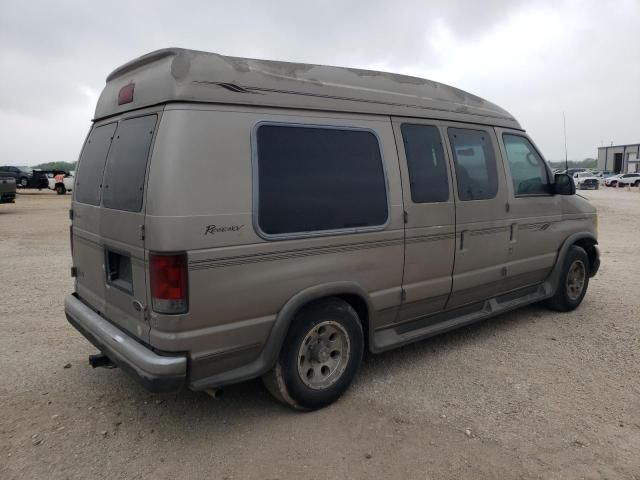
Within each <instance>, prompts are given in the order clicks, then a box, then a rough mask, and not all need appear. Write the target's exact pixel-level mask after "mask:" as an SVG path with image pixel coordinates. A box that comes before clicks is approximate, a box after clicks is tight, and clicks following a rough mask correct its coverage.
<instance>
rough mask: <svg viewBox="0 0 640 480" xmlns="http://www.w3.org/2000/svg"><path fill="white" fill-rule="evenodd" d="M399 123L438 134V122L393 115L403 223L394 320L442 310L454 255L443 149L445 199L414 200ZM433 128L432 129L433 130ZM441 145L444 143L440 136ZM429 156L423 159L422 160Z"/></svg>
mask: <svg viewBox="0 0 640 480" xmlns="http://www.w3.org/2000/svg"><path fill="white" fill-rule="evenodd" d="M402 125H420V126H426V127H433V128H435V129H436V130H437V132H438V134H439V135H442V132H441V130H440V125H441V124H440V122H436V121H432V120H416V119H412V118H394V119H393V128H394V133H395V138H396V146H397V148H398V152H399V157H400V162H399V164H400V172H401V176H402V177H401V178H402V185H403V195H404V209H405V211H406V212H407V223H406V225H405V258H404V276H403V280H402V288H403V290H404V292H405V298H404V301H403V303H402V306H401V307H400V311H399V313H398V317H397V322H398V323H401V322H405V321H410V320H412V319H414V318H416V317H421V316H424V315H430V314H433V313H437V312H439V311H441V310H442V309H444V307H445V305H446V302H447V299H448V298H449V295H450V293H451V288H452V271H453V262H454V254H455V201H454V196H453V195H454V193H453V192H454V190H453V185H452V178H453V176H452V174H451V170H450V163H449V161H448V158H447V156H446V153H445V151H444V149H443V154H444V157H443V158H442V161H443V162H444V166H445V172H446V178H445V179H444V181H445V183H446V185H447V188H448V192H449V195H448V198H446V200H444V199H443V200H444V201H439V202H424V203H418V202H414V201H413V199H412V192H411V185H412V182H415V181H417V180H418V179H415V178H411V176H410V172H409V170H408V165H407V152H406V151H405V142H406V141H407V139H406V138H404V135H403V132H402ZM434 131H435V130H434ZM440 142H441V145H444V141H443V139H442V137H440ZM429 160H431V159H427V158H425V159H424V161H429Z"/></svg>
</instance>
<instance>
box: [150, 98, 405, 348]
mask: <svg viewBox="0 0 640 480" xmlns="http://www.w3.org/2000/svg"><path fill="white" fill-rule="evenodd" d="M185 107H187V106H186V105H185V106H182V108H178V106H176V105H174V106H172V108H171V109H167V110H166V111H165V112H164V113H163V118H162V123H161V125H160V127H159V130H158V139H157V141H156V146H155V151H154V157H153V162H152V164H151V166H150V169H149V179H148V191H147V200H146V201H147V203H146V205H147V209H146V212H147V217H146V223H145V225H146V248H147V249H148V250H150V251H186V252H187V254H188V262H189V279H188V281H189V285H190V287H189V304H190V308H189V312H188V313H186V314H183V315H175V316H174V315H160V314H157V313H154V312H152V313H151V329H152V331H151V334H150V340H149V342H150V344H151V345H152V346H154V347H156V348H160V349H163V350H168V351H180V350H188V351H190V352H191V354H192V355H193V356H194V358H203V357H208V356H211V355H218V354H220V353H221V351H222V350H223V345H226V349H227V350H229V351H237V350H239V349H242V348H249V347H250V346H255V345H256V344H263V343H264V342H265V341H266V338H267V336H268V334H269V331H270V327H271V323H270V322H271V321H272V320H273V318H274V317H275V314H276V313H277V312H278V311H279V310H280V309H281V308H282V306H283V305H284V304H285V303H286V302H287V301H288V300H289V299H290V298H292V297H293V296H294V295H296V294H297V293H298V292H300V291H302V290H304V289H306V288H308V287H312V286H314V285H319V284H325V283H332V282H337V281H347V282H353V283H356V284H358V285H361V287H362V288H363V290H364V291H366V292H368V295H369V296H370V299H371V302H372V305H373V308H374V310H375V311H376V312H377V311H384V314H382V315H374V314H372V318H375V319H376V321H380V322H383V323H384V322H385V321H388V322H391V321H393V320H394V319H395V310H396V309H397V307H398V305H399V303H400V297H401V278H402V270H403V256H404V222H403V207H402V203H403V201H402V189H401V185H400V179H399V171H398V167H397V153H396V149H395V142H394V137H393V131H392V128H391V125H390V122H389V120H388V119H387V118H384V117H380V118H377V117H364V118H363V117H362V116H353V115H340V114H332V115H331V116H327V115H322V114H313V113H310V112H305V114H304V115H298V112H295V111H292V112H287V113H286V114H285V113H283V112H282V111H271V110H266V109H260V110H257V111H256V110H252V109H248V108H243V107H235V108H233V109H231V108H225V107H220V106H215V107H214V106H212V107H210V108H207V109H203V108H200V109H197V110H190V109H185ZM269 122H273V123H276V124H291V125H320V126H324V127H349V128H362V129H367V130H371V131H372V132H374V133H375V135H376V137H377V138H378V141H379V143H380V148H381V150H382V160H383V163H384V168H385V170H386V171H385V174H386V181H387V196H388V203H389V218H388V220H387V222H386V224H385V225H382V226H380V227H379V228H377V227H376V228H372V229H370V230H367V231H350V230H345V231H344V232H338V233H322V232H321V233H320V234H318V235H313V236H306V235H305V234H300V235H298V234H293V235H290V236H288V237H287V238H278V239H273V240H265V239H264V238H263V237H262V236H261V235H260V233H259V232H257V231H256V228H255V217H254V215H255V212H254V207H253V195H255V192H256V185H254V183H255V181H256V179H255V178H254V175H253V169H254V168H255V161H256V159H255V155H256V152H255V150H254V149H253V147H252V143H251V141H252V132H253V131H254V129H255V128H256V125H259V124H265V123H269ZM253 141H255V139H253ZM184 159H188V161H189V166H188V168H187V169H186V170H185V161H186V160H184ZM258 161H259V159H258ZM181 179H184V180H181ZM203 192H206V194H203ZM248 272H250V274H248ZM247 292H251V301H247ZM372 313H373V312H372ZM269 319H270V320H269ZM250 325H253V327H251V328H249V327H247V326H250ZM201 334H202V335H201ZM234 339H235V340H234Z"/></svg>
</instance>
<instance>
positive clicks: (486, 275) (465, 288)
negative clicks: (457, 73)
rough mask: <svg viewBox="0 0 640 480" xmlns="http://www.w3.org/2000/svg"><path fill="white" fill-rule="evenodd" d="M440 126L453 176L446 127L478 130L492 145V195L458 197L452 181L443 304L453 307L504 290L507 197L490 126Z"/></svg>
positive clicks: (495, 140)
mask: <svg viewBox="0 0 640 480" xmlns="http://www.w3.org/2000/svg"><path fill="white" fill-rule="evenodd" d="M442 127H443V136H444V137H445V138H446V139H447V141H446V145H447V151H448V154H449V158H450V160H451V170H452V171H454V172H456V178H457V177H458V173H459V172H457V171H456V168H455V165H454V160H453V159H454V154H453V150H452V148H453V146H452V145H451V140H450V138H449V130H450V129H458V130H470V131H474V132H476V131H477V132H482V133H483V134H484V135H485V138H486V139H487V141H488V142H489V144H490V145H491V147H492V149H493V153H494V156H495V161H496V175H497V192H496V193H495V196H494V197H493V198H489V199H485V200H460V198H461V194H460V191H459V187H458V183H457V182H454V185H453V188H454V191H455V195H456V253H455V265H454V269H453V288H452V291H451V296H450V298H449V301H448V302H447V308H455V307H460V306H462V305H465V304H468V303H473V302H477V301H481V300H483V299H485V298H488V297H492V296H495V295H498V294H500V293H502V292H505V291H507V290H508V287H507V285H506V284H505V282H504V278H505V276H506V273H507V272H506V263H507V251H508V244H509V232H510V224H509V220H508V218H507V216H506V212H507V203H508V198H509V197H508V191H507V188H506V178H505V172H504V168H502V165H501V157H500V149H499V147H498V144H497V139H496V136H495V132H494V131H493V129H492V128H487V127H481V126H478V125H472V124H460V123H453V122H443V124H442Z"/></svg>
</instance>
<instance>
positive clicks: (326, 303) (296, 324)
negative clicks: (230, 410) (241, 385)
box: [263, 298, 364, 410]
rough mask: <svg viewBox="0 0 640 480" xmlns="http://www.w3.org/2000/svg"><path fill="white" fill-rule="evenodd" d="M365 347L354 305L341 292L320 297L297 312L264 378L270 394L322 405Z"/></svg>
mask: <svg viewBox="0 0 640 480" xmlns="http://www.w3.org/2000/svg"><path fill="white" fill-rule="evenodd" d="M363 352H364V335H363V331H362V325H361V324H360V319H359V318H358V314H357V313H356V311H355V310H354V309H353V307H351V305H349V304H348V303H347V302H345V301H344V300H341V299H339V298H329V299H326V300H321V301H318V302H315V303H312V304H310V305H308V306H306V307H304V308H302V309H301V310H300V311H299V312H298V313H297V314H296V316H295V317H294V319H293V321H292V322H291V326H290V327H289V332H288V333H287V337H286V338H285V341H284V344H283V347H282V351H281V352H280V356H279V358H278V361H277V362H276V365H275V366H274V368H273V369H272V370H271V371H270V372H268V373H267V374H265V375H264V377H263V381H264V383H265V385H266V387H267V389H268V390H269V391H270V392H271V394H272V395H273V396H274V397H276V398H277V399H278V400H280V401H282V402H284V403H286V404H288V405H290V406H292V407H294V408H296V409H298V410H315V409H318V408H322V407H326V406H327V405H329V404H331V403H333V402H335V401H336V400H337V399H338V398H340V396H341V395H342V394H343V393H344V392H345V391H346V390H347V388H348V387H349V385H351V382H352V380H353V378H354V376H355V374H356V372H357V371H358V368H359V367H360V363H361V361H362V354H363Z"/></svg>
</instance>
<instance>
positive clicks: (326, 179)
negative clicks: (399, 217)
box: [257, 125, 388, 235]
mask: <svg viewBox="0 0 640 480" xmlns="http://www.w3.org/2000/svg"><path fill="white" fill-rule="evenodd" d="M257 147H258V158H257V161H258V172H257V173H258V203H259V204H258V224H259V226H260V228H261V230H262V231H263V232H264V233H266V234H270V235H282V234H295V233H305V232H307V233H308V232H320V231H331V230H343V229H354V228H362V227H373V226H381V225H384V224H385V223H386V221H387V219H388V205H387V190H386V181H385V175H384V169H383V166H382V157H381V155H380V145H379V144H378V139H377V137H376V136H375V135H374V134H373V133H372V132H370V131H366V130H356V129H345V128H325V127H313V126H310V127H306V126H305V127H301V126H284V125H262V126H260V127H259V128H258V131H257Z"/></svg>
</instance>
